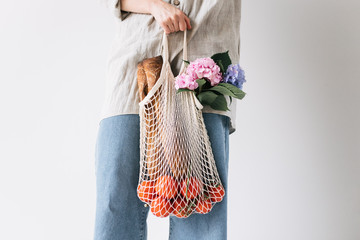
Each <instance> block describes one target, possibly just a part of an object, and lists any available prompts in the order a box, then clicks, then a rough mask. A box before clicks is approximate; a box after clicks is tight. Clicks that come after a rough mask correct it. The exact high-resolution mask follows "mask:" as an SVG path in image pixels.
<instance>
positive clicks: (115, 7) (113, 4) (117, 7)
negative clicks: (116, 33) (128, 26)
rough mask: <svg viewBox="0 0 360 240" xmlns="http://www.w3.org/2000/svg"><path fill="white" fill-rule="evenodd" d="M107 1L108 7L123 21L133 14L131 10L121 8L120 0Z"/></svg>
mask: <svg viewBox="0 0 360 240" xmlns="http://www.w3.org/2000/svg"><path fill="white" fill-rule="evenodd" d="M106 2H107V7H108V9H109V10H110V11H111V12H112V13H113V14H114V15H115V17H117V18H119V19H120V20H121V21H123V20H124V19H125V18H126V17H127V16H129V15H130V14H131V12H127V11H123V10H121V3H120V0H107V1H106Z"/></svg>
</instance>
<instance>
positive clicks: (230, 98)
mask: <svg viewBox="0 0 360 240" xmlns="http://www.w3.org/2000/svg"><path fill="white" fill-rule="evenodd" d="M229 98H230V104H231V103H232V97H231V96H229Z"/></svg>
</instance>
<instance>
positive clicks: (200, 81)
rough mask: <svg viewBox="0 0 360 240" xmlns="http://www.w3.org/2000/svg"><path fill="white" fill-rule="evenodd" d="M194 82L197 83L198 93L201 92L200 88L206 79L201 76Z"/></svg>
mask: <svg viewBox="0 0 360 240" xmlns="http://www.w3.org/2000/svg"><path fill="white" fill-rule="evenodd" d="M196 82H197V83H198V84H199V93H201V91H202V88H203V86H204V84H205V83H206V80H205V79H203V78H200V79H197V80H196Z"/></svg>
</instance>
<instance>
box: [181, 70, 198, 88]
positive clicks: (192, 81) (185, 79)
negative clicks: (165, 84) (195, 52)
mask: <svg viewBox="0 0 360 240" xmlns="http://www.w3.org/2000/svg"><path fill="white" fill-rule="evenodd" d="M198 86H199V84H198V83H197V82H196V78H193V77H192V76H190V75H187V74H185V73H182V74H180V75H178V76H177V77H176V79H175V88H176V90H178V89H179V88H187V89H190V90H195V89H196V88H197V87H198Z"/></svg>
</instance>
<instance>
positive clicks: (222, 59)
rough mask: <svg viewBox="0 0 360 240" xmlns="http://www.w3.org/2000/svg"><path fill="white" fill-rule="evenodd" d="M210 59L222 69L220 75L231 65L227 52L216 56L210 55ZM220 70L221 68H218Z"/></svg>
mask: <svg viewBox="0 0 360 240" xmlns="http://www.w3.org/2000/svg"><path fill="white" fill-rule="evenodd" d="M211 58H212V59H213V60H214V61H215V63H216V64H218V65H219V66H220V64H221V65H222V68H223V70H222V71H221V72H222V73H225V72H226V70H227V68H228V66H229V65H230V64H231V59H230V56H229V50H227V51H226V52H222V53H216V54H214V55H212V56H211ZM220 69H221V67H220Z"/></svg>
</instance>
